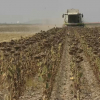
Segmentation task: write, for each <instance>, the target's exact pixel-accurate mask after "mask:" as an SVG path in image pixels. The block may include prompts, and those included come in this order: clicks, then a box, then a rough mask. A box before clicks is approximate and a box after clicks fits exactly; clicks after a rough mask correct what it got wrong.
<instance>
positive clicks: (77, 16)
mask: <svg viewBox="0 0 100 100" xmlns="http://www.w3.org/2000/svg"><path fill="white" fill-rule="evenodd" d="M62 17H63V18H64V26H84V23H83V21H82V18H83V14H81V13H80V12H79V10H78V9H68V10H67V13H66V14H63V15H62Z"/></svg>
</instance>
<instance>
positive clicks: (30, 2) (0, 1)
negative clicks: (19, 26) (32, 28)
mask: <svg viewBox="0 0 100 100" xmlns="http://www.w3.org/2000/svg"><path fill="white" fill-rule="evenodd" d="M71 8H75V9H79V11H80V13H83V15H84V19H83V20H84V21H85V22H100V0H0V23H16V22H18V21H19V22H20V23H25V22H29V21H34V20H38V21H39V20H43V21H44V20H45V21H46V22H47V23H55V24H56V23H59V24H62V23H63V20H64V19H63V18H62V14H63V13H66V11H67V9H71Z"/></svg>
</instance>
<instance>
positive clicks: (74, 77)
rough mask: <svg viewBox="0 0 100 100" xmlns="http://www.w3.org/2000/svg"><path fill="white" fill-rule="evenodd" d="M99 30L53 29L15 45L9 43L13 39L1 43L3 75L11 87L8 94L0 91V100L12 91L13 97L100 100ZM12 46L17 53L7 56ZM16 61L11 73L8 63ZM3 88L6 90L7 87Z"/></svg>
mask: <svg viewBox="0 0 100 100" xmlns="http://www.w3.org/2000/svg"><path fill="white" fill-rule="evenodd" d="M99 31H100V28H99V27H98V28H81V27H68V28H53V29H50V30H48V31H46V32H45V31H41V33H38V34H35V35H34V36H32V37H29V38H24V39H23V38H22V39H21V40H19V41H14V46H11V45H10V44H12V42H13V41H12V42H8V43H5V46H3V44H4V43H1V46H0V47H1V50H3V52H2V53H4V57H3V56H2V57H3V58H4V60H3V59H0V61H3V63H2V64H1V70H3V71H4V72H3V74H1V75H0V77H1V78H2V80H4V81H5V82H6V83H7V84H6V83H5V84H4V85H5V86H9V88H10V91H8V93H5V91H3V92H2V91H1V92H0V97H1V100H4V99H3V96H5V97H6V98H7V97H9V95H8V94H10V92H11V93H12V94H13V95H14V96H13V95H12V94H10V95H11V96H12V100H18V98H19V100H100V85H99V84H100V45H99V43H100V34H99ZM23 43H24V45H25V47H26V49H24V48H23V45H22V44H23ZM9 47H10V49H11V50H13V49H14V48H15V49H16V51H17V54H18V53H19V54H18V56H15V55H16V52H15V53H14V54H11V56H8V57H7V58H5V56H7V55H9V51H7V52H5V51H6V50H10V49H9ZM20 48H21V49H20ZM17 49H20V51H19V50H17ZM26 51H28V52H27V53H26ZM20 52H21V53H20ZM22 57H23V59H21V58H22ZM12 58H13V59H12ZM14 59H15V60H16V61H17V62H16V61H15V60H14ZM8 60H9V62H8ZM13 60H14V61H13ZM22 60H23V61H22ZM21 61H22V62H21ZM13 63H15V64H16V68H15V67H14V66H13V67H12V68H11V69H10V71H11V72H12V71H15V73H10V74H9V73H8V71H9V68H10V67H9V66H6V64H7V65H10V66H12V64H13ZM18 64H19V66H18ZM23 66H24V68H23ZM4 67H5V68H4ZM17 67H18V68H19V69H17ZM33 69H34V70H33ZM20 71H21V72H22V73H19V72H20ZM33 72H34V73H33ZM17 73H19V76H20V79H19V78H18V76H17ZM11 74H13V75H14V77H13V76H11ZM9 76H10V78H11V79H12V80H10V79H9ZM16 76H17V77H16ZM23 76H24V77H23ZM26 77H27V78H26ZM16 79H17V80H16ZM14 80H15V81H14ZM22 80H23V81H25V83H24V82H23V81H22ZM8 81H9V82H12V85H10V84H8V83H9V82H8ZM20 83H22V85H23V86H22V85H21V84H20ZM14 84H16V85H14ZM1 86H2V85H1ZM20 86H22V88H20ZM12 87H13V90H12ZM2 88H3V89H4V90H6V89H5V87H4V86H2ZM1 90H2V89H1ZM19 90H21V92H22V93H20V91H19ZM17 93H19V95H18V94H17ZM9 100H10V99H9Z"/></svg>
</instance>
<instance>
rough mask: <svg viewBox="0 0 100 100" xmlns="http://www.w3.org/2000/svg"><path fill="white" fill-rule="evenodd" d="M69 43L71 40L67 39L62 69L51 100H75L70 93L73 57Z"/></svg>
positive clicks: (58, 74) (56, 80)
mask: <svg viewBox="0 0 100 100" xmlns="http://www.w3.org/2000/svg"><path fill="white" fill-rule="evenodd" d="M68 41H69V39H68V37H66V42H65V47H64V50H63V55H62V60H61V64H60V68H59V71H58V73H57V76H56V79H55V84H54V88H53V91H52V94H51V99H50V100H75V98H74V97H73V95H72V94H71V93H70V92H71V88H70V86H71V84H72V81H71V80H70V74H71V71H70V62H71V56H70V55H69V46H68Z"/></svg>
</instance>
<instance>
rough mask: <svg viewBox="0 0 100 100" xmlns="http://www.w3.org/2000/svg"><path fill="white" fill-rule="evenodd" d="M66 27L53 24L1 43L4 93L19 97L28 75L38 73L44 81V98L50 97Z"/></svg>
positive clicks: (23, 89) (2, 88)
mask: <svg viewBox="0 0 100 100" xmlns="http://www.w3.org/2000/svg"><path fill="white" fill-rule="evenodd" d="M65 30H66V29H60V28H53V29H50V30H48V31H47V32H45V31H41V32H40V33H37V34H36V35H34V36H32V37H29V38H21V39H20V40H11V41H10V42H3V43H0V53H1V57H0V62H1V63H0V77H1V79H2V80H1V81H0V84H1V85H0V86H1V88H0V89H1V91H2V90H5V91H6V93H5V92H4V94H3V95H4V97H5V98H9V99H11V100H18V98H19V97H20V96H21V95H23V92H24V91H25V87H26V83H27V79H29V78H30V77H31V78H33V79H34V76H35V75H37V74H38V77H41V78H42V80H43V84H44V85H43V93H41V94H43V96H42V97H41V98H47V99H49V98H50V95H51V91H52V88H53V84H54V80H55V76H56V73H57V70H58V69H59V63H60V59H61V55H62V50H63V44H64V41H65ZM2 84H3V85H2ZM7 91H8V92H7ZM2 98H3V97H2Z"/></svg>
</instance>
